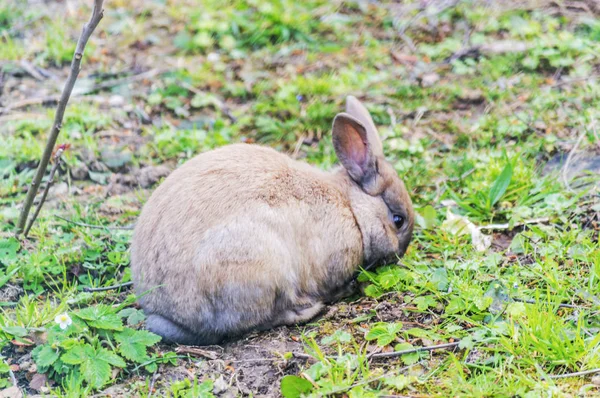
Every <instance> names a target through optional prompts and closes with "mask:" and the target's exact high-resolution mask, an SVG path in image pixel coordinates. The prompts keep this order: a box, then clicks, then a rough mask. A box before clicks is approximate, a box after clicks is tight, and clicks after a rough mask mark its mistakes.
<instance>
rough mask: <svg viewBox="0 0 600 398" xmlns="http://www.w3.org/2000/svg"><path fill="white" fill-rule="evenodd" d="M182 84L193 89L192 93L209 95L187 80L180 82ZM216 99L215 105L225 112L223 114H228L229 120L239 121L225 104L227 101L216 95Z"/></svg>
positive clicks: (190, 89)
mask: <svg viewBox="0 0 600 398" xmlns="http://www.w3.org/2000/svg"><path fill="white" fill-rule="evenodd" d="M180 84H181V86H182V87H185V88H186V89H188V90H189V91H191V92H192V93H194V94H196V95H207V94H206V93H205V92H204V91H202V90H199V89H197V88H196V87H194V86H192V85H191V84H189V83H187V82H180ZM214 99H215V103H214V105H216V107H217V108H218V109H219V110H220V111H221V112H223V114H224V115H225V116H227V118H228V119H229V120H231V121H232V122H233V123H235V122H237V118H236V117H235V116H233V115H232V114H231V112H230V111H229V108H228V107H227V105H225V103H224V102H223V101H221V100H220V99H219V98H217V97H214Z"/></svg>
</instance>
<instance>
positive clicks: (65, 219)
mask: <svg viewBox="0 0 600 398" xmlns="http://www.w3.org/2000/svg"><path fill="white" fill-rule="evenodd" d="M54 217H56V218H59V219H61V220H63V221H66V222H68V223H69V224H73V225H77V226H79V227H85V228H94V229H122V230H128V231H129V230H132V229H133V228H134V227H135V226H134V225H127V226H124V227H121V226H118V225H115V226H108V225H94V224H86V223H83V222H76V221H73V220H69V219H68V218H64V217H61V216H57V215H55V216H54Z"/></svg>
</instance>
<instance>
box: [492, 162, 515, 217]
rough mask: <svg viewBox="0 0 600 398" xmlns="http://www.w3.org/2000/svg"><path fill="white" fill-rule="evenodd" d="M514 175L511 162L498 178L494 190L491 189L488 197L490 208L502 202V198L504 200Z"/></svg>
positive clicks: (493, 186)
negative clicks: (503, 196)
mask: <svg viewBox="0 0 600 398" xmlns="http://www.w3.org/2000/svg"><path fill="white" fill-rule="evenodd" d="M512 175H513V168H512V164H510V162H509V163H507V164H506V166H504V170H502V172H501V173H500V175H499V176H498V178H496V181H494V184H493V185H492V188H490V193H489V197H488V199H489V203H490V207H491V206H494V205H495V204H496V203H497V202H498V201H499V200H500V198H502V195H504V193H505V192H506V189H507V188H508V185H509V184H510V180H511V179H512Z"/></svg>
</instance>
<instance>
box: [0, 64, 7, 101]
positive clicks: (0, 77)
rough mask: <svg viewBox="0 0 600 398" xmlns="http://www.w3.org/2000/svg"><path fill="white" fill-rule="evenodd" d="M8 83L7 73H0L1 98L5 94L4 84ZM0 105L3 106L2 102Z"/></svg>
mask: <svg viewBox="0 0 600 398" xmlns="http://www.w3.org/2000/svg"><path fill="white" fill-rule="evenodd" d="M5 83H6V73H5V72H4V71H0V98H2V93H3V92H4V84H5ZM0 104H2V103H1V102H0Z"/></svg>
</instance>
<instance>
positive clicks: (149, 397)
mask: <svg viewBox="0 0 600 398" xmlns="http://www.w3.org/2000/svg"><path fill="white" fill-rule="evenodd" d="M159 377H160V375H159V374H158V373H156V372H154V374H153V375H152V381H151V382H150V388H148V398H151V397H152V393H153V391H152V390H153V389H154V383H156V380H158V378H159Z"/></svg>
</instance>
